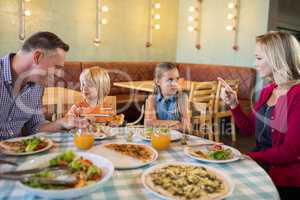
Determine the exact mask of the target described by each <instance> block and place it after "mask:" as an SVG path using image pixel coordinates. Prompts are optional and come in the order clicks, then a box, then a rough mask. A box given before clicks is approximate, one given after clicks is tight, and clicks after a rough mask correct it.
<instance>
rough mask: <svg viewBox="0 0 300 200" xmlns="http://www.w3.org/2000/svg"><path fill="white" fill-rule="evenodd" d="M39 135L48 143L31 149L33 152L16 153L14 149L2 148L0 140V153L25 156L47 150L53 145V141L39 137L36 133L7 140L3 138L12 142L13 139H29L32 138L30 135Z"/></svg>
mask: <svg viewBox="0 0 300 200" xmlns="http://www.w3.org/2000/svg"><path fill="white" fill-rule="evenodd" d="M34 136H35V137H39V138H43V139H44V140H45V141H47V143H48V145H47V146H45V147H44V148H43V149H39V150H37V151H33V152H20V153H17V152H14V151H8V150H6V149H4V148H3V147H2V146H1V142H0V147H1V148H0V150H1V153H2V154H5V155H10V156H26V155H32V154H36V153H40V152H43V151H47V150H48V149H50V148H51V147H52V146H53V141H52V140H50V139H48V138H45V137H40V136H37V135H31V136H28V137H18V138H13V139H9V140H5V141H11V142H14V141H20V140H24V139H29V138H32V137H34Z"/></svg>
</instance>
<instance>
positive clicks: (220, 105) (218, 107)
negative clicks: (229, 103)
mask: <svg viewBox="0 0 300 200" xmlns="http://www.w3.org/2000/svg"><path fill="white" fill-rule="evenodd" d="M225 81H226V83H227V84H228V85H229V86H230V87H231V88H232V89H233V90H234V91H235V92H236V93H238V91H239V85H240V80H225ZM221 90H222V85H221V82H220V81H218V87H217V93H216V99H215V105H214V113H217V112H221V111H223V110H224V109H225V108H226V105H225V103H224V101H223V100H222V99H221V98H220V94H221ZM225 110H226V109H225Z"/></svg>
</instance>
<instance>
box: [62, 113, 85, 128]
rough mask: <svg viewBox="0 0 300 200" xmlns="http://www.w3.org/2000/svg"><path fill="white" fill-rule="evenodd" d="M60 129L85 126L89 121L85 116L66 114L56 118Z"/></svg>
mask: <svg viewBox="0 0 300 200" xmlns="http://www.w3.org/2000/svg"><path fill="white" fill-rule="evenodd" d="M57 122H58V123H59V124H60V126H61V128H62V129H72V128H87V127H88V126H89V125H90V122H89V120H88V119H86V118H80V117H76V116H72V115H68V116H66V117H64V118H61V119H59V120H57Z"/></svg>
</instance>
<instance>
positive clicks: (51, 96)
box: [43, 87, 117, 120]
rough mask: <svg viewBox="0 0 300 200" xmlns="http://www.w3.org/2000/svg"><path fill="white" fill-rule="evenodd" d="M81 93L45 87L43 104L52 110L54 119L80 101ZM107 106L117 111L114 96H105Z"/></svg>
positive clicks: (114, 111)
mask: <svg viewBox="0 0 300 200" xmlns="http://www.w3.org/2000/svg"><path fill="white" fill-rule="evenodd" d="M80 99H81V93H80V92H79V91H76V90H72V89H68V88H62V87H46V88H45V90H44V96H43V105H44V106H47V107H48V110H53V108H54V110H53V111H52V113H54V115H55V116H52V119H53V120H54V118H55V119H57V118H60V117H62V116H63V115H64V114H65V113H66V112H67V111H68V109H69V108H70V107H71V106H72V105H74V104H75V103H77V102H78V101H80ZM105 100H106V102H107V103H108V104H109V107H110V108H112V109H113V113H114V114H116V113H117V100H116V96H107V97H105Z"/></svg>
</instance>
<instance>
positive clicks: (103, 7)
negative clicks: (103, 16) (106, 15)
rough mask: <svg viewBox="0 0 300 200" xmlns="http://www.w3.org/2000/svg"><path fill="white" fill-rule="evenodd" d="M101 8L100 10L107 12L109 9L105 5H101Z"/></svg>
mask: <svg viewBox="0 0 300 200" xmlns="http://www.w3.org/2000/svg"><path fill="white" fill-rule="evenodd" d="M101 10H102V12H108V10H109V9H108V7H107V6H102V8H101Z"/></svg>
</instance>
